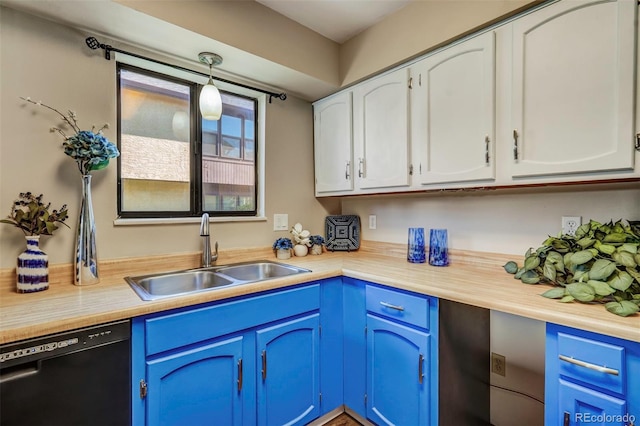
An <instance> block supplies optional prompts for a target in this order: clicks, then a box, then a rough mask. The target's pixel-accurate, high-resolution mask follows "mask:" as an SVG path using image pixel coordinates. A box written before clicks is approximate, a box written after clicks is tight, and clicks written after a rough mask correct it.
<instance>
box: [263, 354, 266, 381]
mask: <svg viewBox="0 0 640 426" xmlns="http://www.w3.org/2000/svg"><path fill="white" fill-rule="evenodd" d="M266 379H267V351H266V350H264V351H262V380H263V381H264V380H266Z"/></svg>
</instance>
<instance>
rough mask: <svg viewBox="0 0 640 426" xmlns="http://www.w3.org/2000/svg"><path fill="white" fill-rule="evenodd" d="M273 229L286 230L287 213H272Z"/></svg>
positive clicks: (287, 222)
mask: <svg viewBox="0 0 640 426" xmlns="http://www.w3.org/2000/svg"><path fill="white" fill-rule="evenodd" d="M273 230H274V231H288V230H289V215H288V214H281V213H276V214H274V215H273Z"/></svg>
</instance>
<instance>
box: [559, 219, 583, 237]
mask: <svg viewBox="0 0 640 426" xmlns="http://www.w3.org/2000/svg"><path fill="white" fill-rule="evenodd" d="M580 225H582V217H581V216H562V234H563V235H576V231H577V230H578V228H579V227H580Z"/></svg>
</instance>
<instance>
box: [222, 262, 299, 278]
mask: <svg viewBox="0 0 640 426" xmlns="http://www.w3.org/2000/svg"><path fill="white" fill-rule="evenodd" d="M216 271H217V272H218V273H220V274H223V275H226V276H228V277H231V278H233V279H236V280H240V281H251V282H255V281H263V280H268V279H270V278H279V277H286V276H289V275H295V274H300V273H302V272H311V271H309V270H308V269H304V268H298V267H297V266H291V265H285V264H282V263H276V262H270V261H260V262H251V263H240V264H235V265H229V266H220V267H217V268H216Z"/></svg>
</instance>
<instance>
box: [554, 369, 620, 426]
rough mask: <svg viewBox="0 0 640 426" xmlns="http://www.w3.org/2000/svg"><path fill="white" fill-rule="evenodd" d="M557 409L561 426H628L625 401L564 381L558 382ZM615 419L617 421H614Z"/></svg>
mask: <svg viewBox="0 0 640 426" xmlns="http://www.w3.org/2000/svg"><path fill="white" fill-rule="evenodd" d="M558 387H559V391H558V392H559V393H558V408H559V414H560V418H561V421H562V422H561V424H562V425H567V426H568V425H578V424H583V423H593V424H596V425H598V424H600V425H605V424H607V425H612V426H613V425H616V426H617V425H619V426H623V425H628V424H629V423H628V422H626V423H625V422H624V421H623V418H624V415H625V414H626V413H627V404H626V401H625V400H623V399H620V398H616V397H614V396H611V395H607V394H605V393H602V392H598V391H595V390H593V389H589V388H586V387H583V386H579V385H576V384H575V383H571V382H568V381H566V380H559V382H558ZM616 419H617V421H616Z"/></svg>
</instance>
